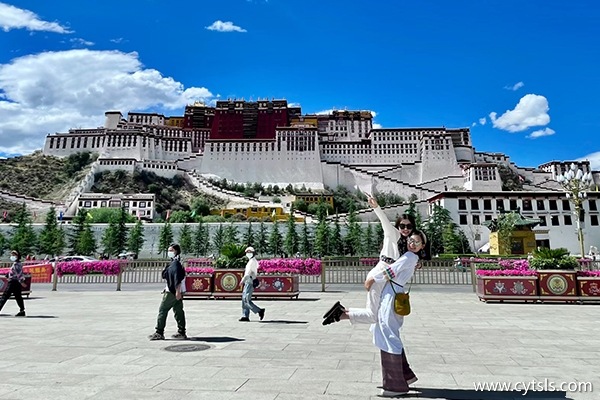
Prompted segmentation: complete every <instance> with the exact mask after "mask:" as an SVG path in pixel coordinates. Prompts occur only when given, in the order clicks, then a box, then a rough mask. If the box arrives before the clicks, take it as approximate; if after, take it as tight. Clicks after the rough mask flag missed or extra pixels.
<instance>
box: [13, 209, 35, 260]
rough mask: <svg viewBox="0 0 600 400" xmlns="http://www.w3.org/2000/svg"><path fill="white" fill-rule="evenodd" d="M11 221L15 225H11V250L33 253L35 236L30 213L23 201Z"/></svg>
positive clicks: (25, 253) (23, 253) (24, 253)
mask: <svg viewBox="0 0 600 400" xmlns="http://www.w3.org/2000/svg"><path fill="white" fill-rule="evenodd" d="M13 223H15V224H16V226H14V227H13V233H12V238H11V242H10V244H11V247H12V250H18V251H19V253H21V254H22V255H24V256H25V255H27V254H34V253H35V249H36V247H37V246H36V245H37V237H36V235H35V231H34V230H33V226H32V222H31V215H30V214H29V212H28V211H27V208H26V207H25V203H23V205H22V207H20V208H19V209H18V210H17V212H16V214H15V216H14V218H13Z"/></svg>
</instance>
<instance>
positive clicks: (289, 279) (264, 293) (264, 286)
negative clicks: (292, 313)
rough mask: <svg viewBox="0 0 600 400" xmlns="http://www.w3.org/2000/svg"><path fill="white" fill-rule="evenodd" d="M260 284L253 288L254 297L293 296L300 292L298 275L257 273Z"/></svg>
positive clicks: (296, 296)
mask: <svg viewBox="0 0 600 400" xmlns="http://www.w3.org/2000/svg"><path fill="white" fill-rule="evenodd" d="M258 279H260V285H259V286H258V287H257V288H255V289H254V295H255V296H256V297H290V298H292V297H295V298H298V295H299V294H300V289H299V287H300V284H299V279H298V275H258Z"/></svg>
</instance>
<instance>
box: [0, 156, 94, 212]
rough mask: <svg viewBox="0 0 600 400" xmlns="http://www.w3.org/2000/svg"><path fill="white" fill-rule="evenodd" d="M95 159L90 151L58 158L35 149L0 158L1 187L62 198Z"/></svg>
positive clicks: (1, 188)
mask: <svg viewBox="0 0 600 400" xmlns="http://www.w3.org/2000/svg"><path fill="white" fill-rule="evenodd" d="M95 158H96V155H92V154H91V153H77V154H73V155H71V156H69V157H66V158H59V157H54V156H47V155H43V154H42V152H41V151H36V152H34V153H32V154H30V155H26V156H19V157H13V158H7V159H3V160H0V190H3V191H5V192H10V193H14V194H20V195H25V196H30V197H36V198H39V199H44V200H53V201H61V200H63V199H64V198H65V197H67V195H68V194H69V193H70V192H71V190H72V189H73V188H74V187H75V186H77V183H79V181H80V180H81V179H82V178H83V177H84V176H85V174H86V173H87V172H88V170H89V167H90V164H91V163H92V162H93V161H94V160H95Z"/></svg>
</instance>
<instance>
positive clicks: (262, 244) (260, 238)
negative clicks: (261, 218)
mask: <svg viewBox="0 0 600 400" xmlns="http://www.w3.org/2000/svg"><path fill="white" fill-rule="evenodd" d="M268 237H269V232H268V230H267V227H266V225H265V223H264V222H261V223H260V225H259V227H258V234H257V235H256V243H255V244H256V245H255V246H254V250H256V252H257V253H258V254H260V255H263V254H266V253H267V252H268V251H269V239H268Z"/></svg>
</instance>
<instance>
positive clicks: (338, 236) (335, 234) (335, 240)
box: [329, 215, 344, 256]
mask: <svg viewBox="0 0 600 400" xmlns="http://www.w3.org/2000/svg"><path fill="white" fill-rule="evenodd" d="M329 246H330V247H329V248H330V250H331V253H332V254H333V255H334V256H343V255H344V242H343V241H342V228H341V227H340V221H339V219H338V217H337V215H336V217H335V220H334V222H333V230H332V231H331V233H330V236H329Z"/></svg>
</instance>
